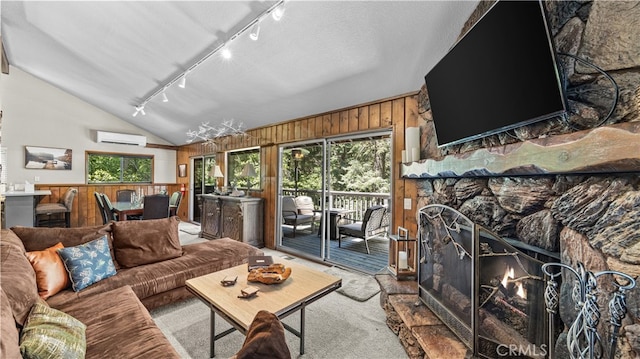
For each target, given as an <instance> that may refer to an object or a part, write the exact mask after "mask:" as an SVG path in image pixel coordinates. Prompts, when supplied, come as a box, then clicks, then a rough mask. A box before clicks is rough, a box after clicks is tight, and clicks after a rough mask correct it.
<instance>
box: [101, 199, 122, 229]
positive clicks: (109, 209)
mask: <svg viewBox="0 0 640 359" xmlns="http://www.w3.org/2000/svg"><path fill="white" fill-rule="evenodd" d="M100 195H101V196H102V203H103V204H104V215H105V217H106V218H107V223H108V222H110V221H117V220H118V215H117V213H116V210H115V208H114V207H113V204H112V203H111V200H110V199H109V196H107V195H106V194H105V193H101V194H100Z"/></svg>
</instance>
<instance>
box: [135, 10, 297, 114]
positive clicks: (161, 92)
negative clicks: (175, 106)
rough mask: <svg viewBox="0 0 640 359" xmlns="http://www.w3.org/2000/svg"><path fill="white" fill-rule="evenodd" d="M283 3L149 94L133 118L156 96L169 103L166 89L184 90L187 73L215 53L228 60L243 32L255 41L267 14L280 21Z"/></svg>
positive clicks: (263, 13) (136, 108)
mask: <svg viewBox="0 0 640 359" xmlns="http://www.w3.org/2000/svg"><path fill="white" fill-rule="evenodd" d="M284 1H285V0H279V1H278V2H276V3H275V4H273V5H272V6H271V7H269V9H267V10H265V11H263V12H262V13H261V14H260V15H259V16H258V17H256V18H255V19H253V21H251V22H249V23H248V24H246V25H245V26H244V27H243V28H242V29H240V30H238V32H236V33H235V34H233V36H231V37H229V38H228V40H227V41H226V42H225V43H223V44H221V45H218V46H217V47H216V48H215V49H213V50H212V51H210V52H209V53H207V54H206V55H204V56H203V57H202V58H201V59H199V60H198V61H196V62H195V63H194V64H192V65H191V66H189V68H187V70H186V71H185V72H183V73H182V74H178V75H177V76H176V77H174V78H173V79H172V80H171V81H169V82H167V83H165V84H164V85H163V86H162V88H158V89H157V90H156V91H155V92H154V93H153V94H151V95H150V96H149V97H147V98H146V99H144V101H142V102H141V104H140V105H138V106H135V112H134V113H133V116H134V117H135V116H137V115H138V113H141V114H143V115H145V112H144V106H145V105H146V104H147V102H149V101H151V99H153V98H154V97H156V96H162V102H169V99H168V98H167V95H166V93H165V91H166V90H167V88H169V87H171V86H173V85H174V84H175V83H177V84H178V87H180V88H186V86H187V76H188V75H189V72H191V70H194V69H195V68H196V67H198V66H199V65H201V64H202V63H204V62H205V61H206V60H208V59H209V58H210V57H212V56H213V55H215V54H216V53H218V52H220V55H221V56H222V57H223V58H224V59H226V60H228V59H230V58H231V56H232V54H231V50H230V49H229V44H230V43H232V42H233V41H234V40H235V39H237V38H238V37H239V36H240V35H242V34H243V33H244V32H245V31H250V32H249V38H250V39H251V40H253V41H257V40H258V37H259V36H260V22H261V21H262V20H264V18H266V17H267V16H269V14H271V16H272V17H273V19H274V20H276V21H279V20H280V19H282V16H283V14H284Z"/></svg>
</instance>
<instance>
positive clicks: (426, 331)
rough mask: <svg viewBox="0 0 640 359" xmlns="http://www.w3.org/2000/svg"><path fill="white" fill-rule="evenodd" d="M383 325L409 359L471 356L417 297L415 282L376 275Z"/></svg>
mask: <svg viewBox="0 0 640 359" xmlns="http://www.w3.org/2000/svg"><path fill="white" fill-rule="evenodd" d="M376 280H377V281H378V284H379V285H380V291H381V292H380V305H381V306H382V308H383V309H384V311H385V313H386V315H387V326H388V327H389V328H390V329H391V331H393V332H394V333H395V334H396V335H398V339H399V340H400V343H401V344H402V346H403V347H404V349H405V351H406V352H407V355H408V357H409V358H411V359H418V358H424V359H437V358H471V355H470V353H469V352H468V350H467V347H466V346H465V345H464V344H463V343H462V342H461V341H460V340H459V339H458V338H457V337H456V336H455V335H454V334H453V332H451V330H450V329H449V328H447V326H446V325H444V324H443V323H442V322H441V321H440V319H438V318H437V317H436V315H435V314H433V312H431V310H429V308H427V307H426V306H425V305H424V303H422V302H421V301H420V299H419V298H418V283H417V282H416V281H398V280H396V279H395V278H394V277H393V276H392V275H391V274H377V275H376Z"/></svg>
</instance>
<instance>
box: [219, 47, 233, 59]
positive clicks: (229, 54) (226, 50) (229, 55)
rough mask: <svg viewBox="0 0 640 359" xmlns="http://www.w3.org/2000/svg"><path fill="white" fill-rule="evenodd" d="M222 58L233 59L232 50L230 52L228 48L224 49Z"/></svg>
mask: <svg viewBox="0 0 640 359" xmlns="http://www.w3.org/2000/svg"><path fill="white" fill-rule="evenodd" d="M221 55H222V58H223V59H225V60H229V59H230V58H231V50H229V49H228V48H227V47H226V46H225V47H224V48H223V49H222V52H221Z"/></svg>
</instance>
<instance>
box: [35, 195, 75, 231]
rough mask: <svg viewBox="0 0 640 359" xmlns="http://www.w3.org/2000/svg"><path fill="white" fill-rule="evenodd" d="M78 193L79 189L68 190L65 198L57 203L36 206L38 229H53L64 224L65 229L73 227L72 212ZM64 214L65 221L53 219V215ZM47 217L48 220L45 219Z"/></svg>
mask: <svg viewBox="0 0 640 359" xmlns="http://www.w3.org/2000/svg"><path fill="white" fill-rule="evenodd" d="M76 193H78V189H77V188H67V191H66V192H65V194H64V196H63V197H62V198H61V199H60V201H59V202H57V203H41V204H38V205H37V206H36V209H35V216H36V227H40V226H44V225H46V226H47V227H51V226H52V225H59V224H64V226H65V227H67V228H69V227H71V210H72V207H73V199H74V198H75V196H76ZM58 214H62V215H63V216H64V218H63V219H58V218H51V216H52V215H58ZM44 216H46V217H47V219H46V220H45V219H43V217H44Z"/></svg>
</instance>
